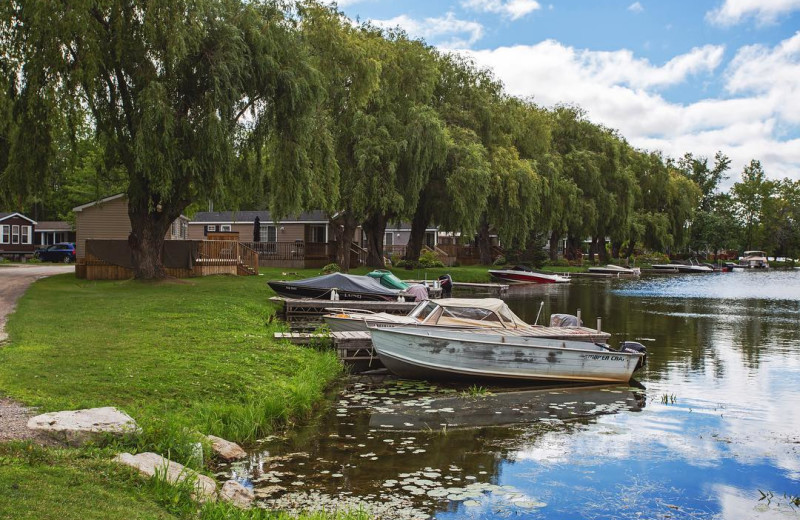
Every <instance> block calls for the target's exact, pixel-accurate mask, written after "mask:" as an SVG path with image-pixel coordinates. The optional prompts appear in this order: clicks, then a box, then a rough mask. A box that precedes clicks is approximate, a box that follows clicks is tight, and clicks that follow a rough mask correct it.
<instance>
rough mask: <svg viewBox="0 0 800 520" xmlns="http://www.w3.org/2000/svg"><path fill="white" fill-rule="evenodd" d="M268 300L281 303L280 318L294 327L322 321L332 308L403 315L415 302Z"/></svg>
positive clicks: (312, 326)
mask: <svg viewBox="0 0 800 520" xmlns="http://www.w3.org/2000/svg"><path fill="white" fill-rule="evenodd" d="M270 301H273V302H278V303H282V304H283V310H282V311H281V318H283V319H284V320H285V321H286V322H287V323H289V326H290V327H292V328H293V329H294V328H303V329H309V328H314V327H315V326H316V325H319V324H320V323H322V316H323V315H325V314H329V313H330V312H332V310H333V309H353V310H368V311H372V312H386V313H389V314H397V315H400V316H405V315H406V314H408V313H409V312H411V309H413V308H414V307H415V306H416V305H417V304H416V303H415V302H374V301H370V302H368V301H358V300H312V299H297V298H282V297H280V296H273V297H272V298H270Z"/></svg>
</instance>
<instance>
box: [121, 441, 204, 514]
mask: <svg viewBox="0 0 800 520" xmlns="http://www.w3.org/2000/svg"><path fill="white" fill-rule="evenodd" d="M114 460H115V461H117V462H119V463H121V464H125V465H126V466H130V467H132V468H135V469H137V470H139V472H140V473H142V474H143V475H147V476H148V477H154V476H156V475H159V476H160V477H163V478H165V479H166V481H167V482H169V483H171V484H178V483H181V482H183V481H184V480H186V479H192V480H193V481H194V489H195V498H197V500H199V501H201V502H203V501H205V500H214V499H215V498H216V496H217V483H216V482H214V480H213V479H212V478H210V477H207V476H205V475H201V474H200V473H198V472H196V471H195V470H193V469H190V468H187V467H186V466H184V465H183V464H178V463H177V462H173V461H171V460H169V459H165V458H164V457H162V456H161V455H159V454H157V453H150V452H146V453H139V454H137V455H131V454H130V453H120V454H119V455H117V456H116V457H115V458H114Z"/></svg>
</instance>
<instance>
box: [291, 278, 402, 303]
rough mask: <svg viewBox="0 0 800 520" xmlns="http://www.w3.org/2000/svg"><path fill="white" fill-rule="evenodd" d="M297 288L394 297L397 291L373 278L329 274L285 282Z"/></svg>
mask: <svg viewBox="0 0 800 520" xmlns="http://www.w3.org/2000/svg"><path fill="white" fill-rule="evenodd" d="M285 283H289V284H291V285H296V286H298V287H313V288H316V289H336V290H339V291H348V292H359V293H371V294H380V295H385V296H392V297H396V296H397V293H398V292H399V291H398V290H397V289H389V288H387V287H384V286H383V285H381V284H380V282H379V281H378V280H376V279H375V278H370V277H369V276H359V275H355V274H344V273H331V274H325V275H322V276H315V277H313V278H305V279H303V280H297V281H293V282H285Z"/></svg>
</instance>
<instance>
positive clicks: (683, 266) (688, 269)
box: [652, 260, 714, 273]
mask: <svg viewBox="0 0 800 520" xmlns="http://www.w3.org/2000/svg"><path fill="white" fill-rule="evenodd" d="M652 269H654V270H656V271H663V272H673V273H713V272H714V269H713V268H711V267H709V266H707V265H702V264H700V263H698V262H696V261H692V260H689V261H688V262H671V263H669V264H653V265H652Z"/></svg>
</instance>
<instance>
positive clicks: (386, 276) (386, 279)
mask: <svg viewBox="0 0 800 520" xmlns="http://www.w3.org/2000/svg"><path fill="white" fill-rule="evenodd" d="M367 276H369V277H371V278H377V279H378V280H379V281H380V282H381V285H382V286H384V287H388V288H389V289H399V290H401V291H405V290H406V289H408V284H407V283H405V282H404V281H403V280H401V279H400V278H398V277H396V276H395V275H394V274H392V272H391V271H386V270H383V269H376V270H374V271H371V272H369V273H367Z"/></svg>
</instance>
